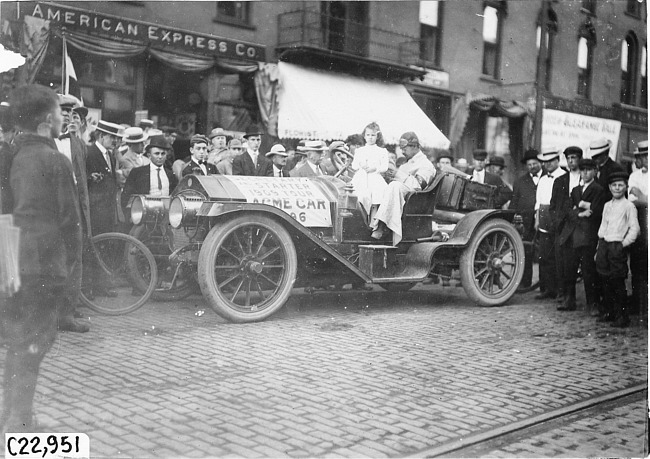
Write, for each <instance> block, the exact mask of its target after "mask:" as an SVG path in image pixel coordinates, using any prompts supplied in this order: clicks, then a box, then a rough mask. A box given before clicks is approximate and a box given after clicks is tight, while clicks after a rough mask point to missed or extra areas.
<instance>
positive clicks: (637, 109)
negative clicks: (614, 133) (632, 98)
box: [612, 102, 648, 113]
mask: <svg viewBox="0 0 650 459" xmlns="http://www.w3.org/2000/svg"><path fill="white" fill-rule="evenodd" d="M612 106H614V107H621V108H623V109H625V110H632V111H635V112H646V113H647V112H648V109H647V108H646V107H641V106H640V105H631V104H626V103H623V102H614V103H613V104H612Z"/></svg>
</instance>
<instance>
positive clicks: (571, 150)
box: [564, 146, 582, 158]
mask: <svg viewBox="0 0 650 459" xmlns="http://www.w3.org/2000/svg"><path fill="white" fill-rule="evenodd" d="M569 155H577V156H579V157H580V158H582V148H580V147H576V146H571V147H566V148H565V149H564V156H565V157H569Z"/></svg>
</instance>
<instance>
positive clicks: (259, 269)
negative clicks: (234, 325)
mask: <svg viewBox="0 0 650 459" xmlns="http://www.w3.org/2000/svg"><path fill="white" fill-rule="evenodd" d="M297 266H298V261H297V256H296V249H295V247H294V245H293V241H292V240H291V236H290V235H289V233H288V232H287V230H286V229H285V228H284V227H283V226H282V225H280V224H279V223H277V222H276V221H274V220H272V219H270V218H268V217H264V216H251V215H243V216H240V217H236V218H233V219H232V220H229V221H227V222H225V223H224V224H220V225H218V226H215V227H214V228H212V230H211V231H210V233H209V234H208V236H207V237H206V239H205V241H204V243H203V247H201V251H200V253H199V269H198V272H199V285H200V286H201V291H202V292H203V296H204V297H205V298H206V299H207V300H208V302H209V304H210V306H211V307H212V309H214V310H215V312H216V313H217V314H219V315H220V316H222V317H224V318H225V319H228V320H230V321H233V322H254V321H259V320H264V319H266V318H267V317H269V316H270V315H272V314H273V313H274V312H276V311H277V310H278V309H280V308H281V307H282V306H283V305H284V303H285V302H286V301H287V299H288V298H289V295H290V294H291V289H292V288H293V284H294V282H295V279H296V273H297Z"/></svg>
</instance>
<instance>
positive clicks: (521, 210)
mask: <svg viewBox="0 0 650 459" xmlns="http://www.w3.org/2000/svg"><path fill="white" fill-rule="evenodd" d="M538 154H539V152H538V151H537V150H534V149H531V150H528V151H526V153H524V157H523V158H522V160H521V162H522V163H524V164H525V165H526V169H527V172H526V173H525V174H522V175H521V176H519V177H518V178H517V180H515V183H514V185H513V194H512V201H511V202H510V208H511V209H513V210H515V211H517V213H518V214H519V215H521V217H522V220H523V224H524V234H523V238H524V240H525V241H532V240H533V238H534V237H535V195H536V193H537V183H539V179H540V178H541V176H542V173H541V171H542V163H540V162H539V159H538V158H537V155H538ZM525 254H526V262H525V264H524V277H523V278H522V279H521V286H522V287H530V285H531V282H532V278H533V249H532V247H531V246H529V245H526V247H525Z"/></svg>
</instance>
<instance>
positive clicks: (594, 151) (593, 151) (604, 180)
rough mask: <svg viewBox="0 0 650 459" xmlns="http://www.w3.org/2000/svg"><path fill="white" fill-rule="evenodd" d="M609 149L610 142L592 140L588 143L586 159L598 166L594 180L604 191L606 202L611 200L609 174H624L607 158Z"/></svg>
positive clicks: (619, 167) (620, 167) (621, 168)
mask: <svg viewBox="0 0 650 459" xmlns="http://www.w3.org/2000/svg"><path fill="white" fill-rule="evenodd" d="M611 147H612V141H611V140H607V139H605V138H600V139H596V140H593V141H591V142H590V143H589V155H588V157H589V158H591V159H593V160H594V161H596V164H597V165H598V178H597V179H596V180H597V181H598V183H600V186H602V187H603V189H604V190H605V195H606V197H607V200H608V201H609V200H610V199H612V194H611V193H610V191H609V183H608V177H609V174H611V173H613V172H624V170H623V166H621V165H620V164H618V163H617V162H616V161H614V160H613V159H612V158H610V157H609V151H610V149H611Z"/></svg>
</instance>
